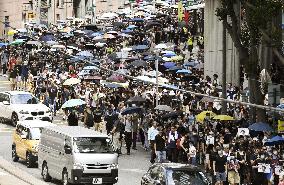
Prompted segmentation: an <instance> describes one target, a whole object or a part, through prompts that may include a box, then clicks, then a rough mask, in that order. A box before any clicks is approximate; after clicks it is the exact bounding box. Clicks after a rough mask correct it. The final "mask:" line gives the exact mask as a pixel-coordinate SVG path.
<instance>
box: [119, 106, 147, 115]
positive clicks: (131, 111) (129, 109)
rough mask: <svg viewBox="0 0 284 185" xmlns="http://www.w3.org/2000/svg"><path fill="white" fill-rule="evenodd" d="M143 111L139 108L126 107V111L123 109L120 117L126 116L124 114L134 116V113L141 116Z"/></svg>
mask: <svg viewBox="0 0 284 185" xmlns="http://www.w3.org/2000/svg"><path fill="white" fill-rule="evenodd" d="M143 111H144V109H143V108H141V107H128V108H126V109H124V110H123V111H122V112H121V114H122V115H126V114H135V113H138V114H141V113H143Z"/></svg>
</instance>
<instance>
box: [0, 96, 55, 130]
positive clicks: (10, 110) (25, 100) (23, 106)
mask: <svg viewBox="0 0 284 185" xmlns="http://www.w3.org/2000/svg"><path fill="white" fill-rule="evenodd" d="M0 119H1V120H0V121H1V122H4V121H10V122H11V124H12V125H13V126H16V125H17V121H23V120H43V121H50V122H51V121H52V113H51V111H50V108H48V107H47V106H46V105H44V104H42V103H40V102H39V101H38V100H37V98H36V97H34V96H33V95H32V94H31V93H29V92H24V91H5V92H0Z"/></svg>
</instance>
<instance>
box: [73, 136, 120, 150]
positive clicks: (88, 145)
mask: <svg viewBox="0 0 284 185" xmlns="http://www.w3.org/2000/svg"><path fill="white" fill-rule="evenodd" d="M73 147H74V152H75V153H112V152H114V150H113V147H112V145H111V140H110V139H109V138H106V137H76V138H74V139H73Z"/></svg>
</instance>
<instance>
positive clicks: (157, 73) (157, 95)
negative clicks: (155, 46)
mask: <svg viewBox="0 0 284 185" xmlns="http://www.w3.org/2000/svg"><path fill="white" fill-rule="evenodd" d="M159 53H160V50H157V51H156V60H155V68H156V106H158V105H159V61H158V56H159Z"/></svg>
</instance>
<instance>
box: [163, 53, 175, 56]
mask: <svg viewBox="0 0 284 185" xmlns="http://www.w3.org/2000/svg"><path fill="white" fill-rule="evenodd" d="M174 56H176V54H175V53H165V54H163V57H174Z"/></svg>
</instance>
